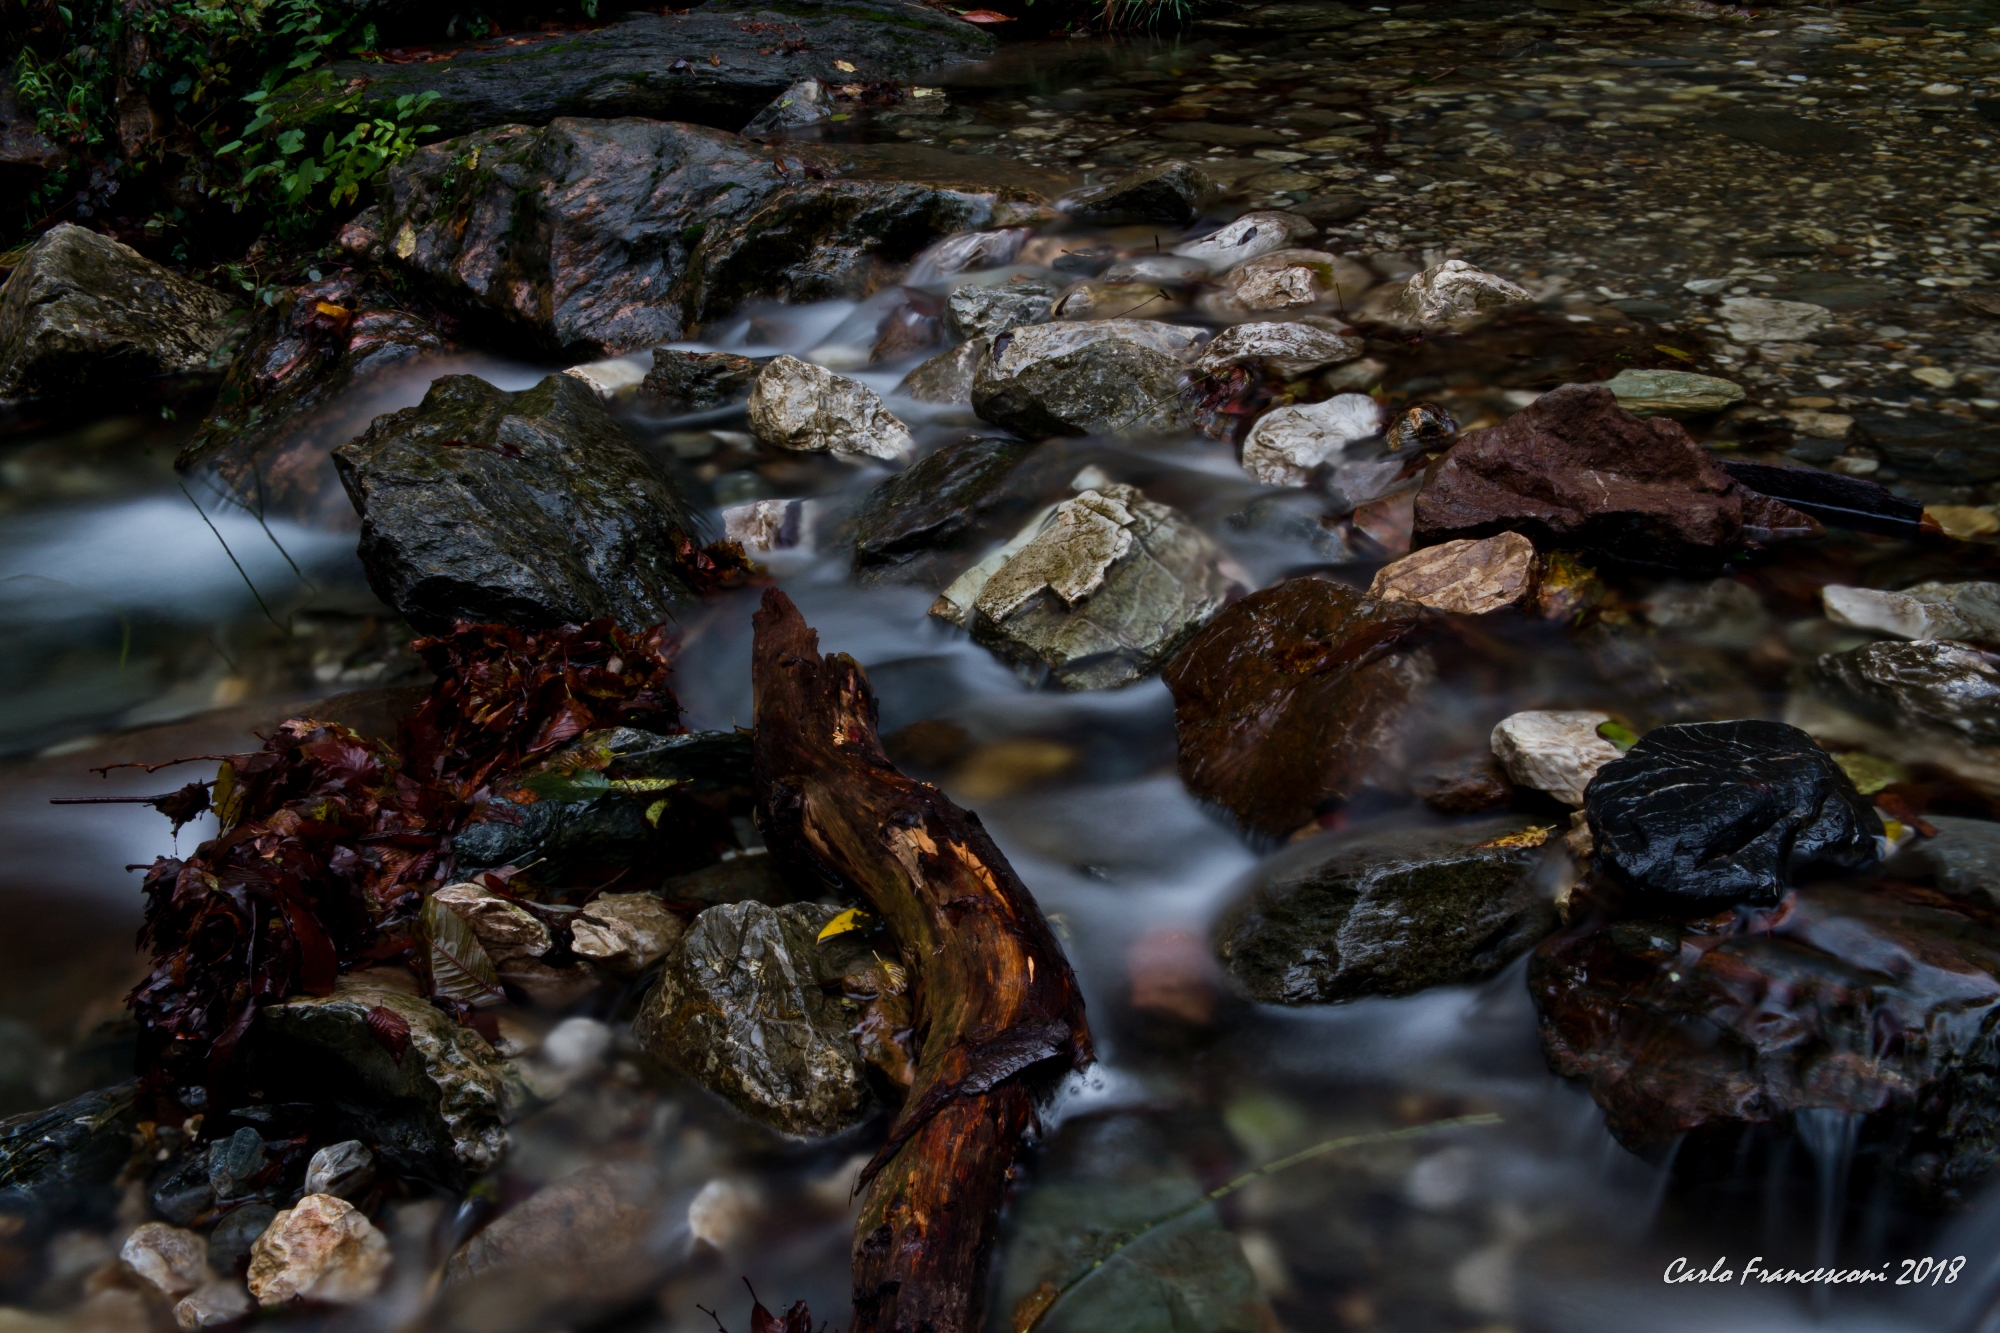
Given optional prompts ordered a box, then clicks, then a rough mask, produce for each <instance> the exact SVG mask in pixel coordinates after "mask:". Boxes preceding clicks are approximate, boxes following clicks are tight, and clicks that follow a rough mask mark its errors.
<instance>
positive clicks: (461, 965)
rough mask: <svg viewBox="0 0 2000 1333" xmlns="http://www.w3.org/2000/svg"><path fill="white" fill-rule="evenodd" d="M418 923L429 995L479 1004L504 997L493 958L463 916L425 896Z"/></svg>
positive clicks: (497, 1002) (473, 1006)
mask: <svg viewBox="0 0 2000 1333" xmlns="http://www.w3.org/2000/svg"><path fill="white" fill-rule="evenodd" d="M420 923H421V925H422V927H423V932H424V944H425V946H426V949H425V962H426V964H427V965H428V969H429V971H430V975H431V995H432V997H433V998H435V999H445V1000H455V1001H457V1002H458V1003H459V1004H463V1005H469V1006H471V1007H472V1008H475V1009H476V1008H479V1007H480V1006H482V1005H489V1004H499V1003H500V1002H501V1001H502V1000H504V999H506V998H507V994H506V992H505V991H503V990H501V989H500V974H499V973H498V972H497V971H496V970H495V969H494V967H493V960H492V959H491V958H488V957H487V956H486V950H485V948H484V947H483V946H481V944H480V943H479V937H478V936H477V935H475V934H473V933H472V927H471V926H468V925H466V924H465V920H464V918H462V917H461V916H459V914H458V913H456V912H454V911H452V910H451V909H450V908H449V907H446V906H445V905H444V904H443V903H441V902H439V901H438V900H437V899H435V898H426V899H424V910H423V915H422V917H421V918H420Z"/></svg>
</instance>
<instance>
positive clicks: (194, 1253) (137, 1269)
mask: <svg viewBox="0 0 2000 1333" xmlns="http://www.w3.org/2000/svg"><path fill="white" fill-rule="evenodd" d="M118 1257H119V1258H120V1259H122V1260H123V1261H124V1262H125V1266H126V1267H127V1268H129V1269H131V1270H132V1271H133V1272H134V1273H136V1274H137V1275H138V1276H139V1277H141V1278H143V1279H145V1280H146V1281H147V1282H149V1283H151V1284H152V1285H153V1286H154V1287H155V1288H156V1289H158V1290H159V1291H160V1292H161V1294H163V1295H167V1296H179V1295H182V1294H184V1293H186V1292H190V1291H193V1290H194V1289H195V1288H196V1287H199V1286H200V1285H201V1284H202V1283H204V1282H206V1281H208V1280H209V1278H210V1277H211V1276H213V1274H211V1273H210V1272H209V1267H208V1241H207V1240H206V1239H205V1238H203V1237H202V1236H201V1235H199V1234H198V1233H196V1232H193V1231H189V1230H188V1229H187V1228H186V1227H176V1226H169V1225H168V1224H166V1223H165V1222H147V1223H145V1224H144V1225H142V1226H139V1227H137V1228H135V1229H134V1230H133V1232H132V1234H131V1235H129V1236H127V1237H126V1238H125V1244H124V1245H123V1246H121V1247H120V1248H119V1251H118Z"/></svg>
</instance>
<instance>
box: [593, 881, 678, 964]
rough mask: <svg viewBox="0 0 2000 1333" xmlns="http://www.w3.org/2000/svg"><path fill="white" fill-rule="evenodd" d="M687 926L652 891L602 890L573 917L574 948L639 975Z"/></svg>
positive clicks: (663, 954)
mask: <svg viewBox="0 0 2000 1333" xmlns="http://www.w3.org/2000/svg"><path fill="white" fill-rule="evenodd" d="M685 929H686V927H685V926H684V925H683V924H682V922H681V919H680V918H679V917H677V916H675V915H674V914H673V913H672V912H670V911H668V910H667V907H666V904H664V903H662V902H661V901H660V900H659V898H658V897H657V896H655V895H654V894H650V893H600V894H598V895H597V896H596V897H595V898H592V899H591V900H590V902H589V903H587V904H586V905H585V906H584V909H583V911H581V912H579V913H577V914H576V916H575V917H574V918H572V924H571V925H570V930H569V933H570V945H569V948H570V952H571V953H573V954H575V955H576V956H577V957H579V958H588V959H589V960H590V961H591V962H593V963H596V964H598V965H599V966H600V967H603V968H606V969H608V970H610V971H612V972H615V973H617V974H618V975H619V976H625V977H635V976H637V975H639V974H640V973H641V972H644V971H645V970H646V969H647V968H649V967H651V966H652V965H653V964H654V963H657V962H659V961H660V959H661V958H663V957H665V956H666V953H667V950H669V949H671V948H673V946H674V944H675V943H676V942H677V941H678V940H679V939H680V937H681V934H682V932H683V931H684V930H685Z"/></svg>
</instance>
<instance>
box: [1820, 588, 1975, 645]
mask: <svg viewBox="0 0 2000 1333" xmlns="http://www.w3.org/2000/svg"><path fill="white" fill-rule="evenodd" d="M1820 600H1821V601H1822V602H1823V603H1824V604H1825V606H1826V618H1827V619H1828V620H1831V621H1832V622H1833V623H1834V624H1836V625H1852V626H1854V627H1855V628H1856V629H1872V630H1876V631H1878V632H1879V633H1882V634H1893V635H1895V636H1896V637H1897V638H1899V639H1969V640H1973V641H1976V642H1981V643H1993V642H1996V641H2000V583H1939V582H1935V581H1933V582H1929V583H1919V584H1917V585H1916V586H1914V587H1910V588H1905V589H1904V590H1903V591H1901V592H1884V591H1882V590H1881V589H1878V588H1850V587H1846V586H1843V585H1841V584H1838V583H1832V584H1828V585H1827V586H1826V587H1824V588H1822V589H1820Z"/></svg>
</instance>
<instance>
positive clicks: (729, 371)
mask: <svg viewBox="0 0 2000 1333" xmlns="http://www.w3.org/2000/svg"><path fill="white" fill-rule="evenodd" d="M757 365H758V363H757V362H755V361H753V360H751V359H750V358H749V357H747V356H738V355H737V354H736V353H734V352H682V351H676V350H675V349H674V348H671V347H656V348H654V349H653V368H652V369H651V370H649V371H647V372H646V378H645V379H644V380H642V381H641V382H640V384H639V391H640V392H641V393H643V394H646V395H647V396H648V397H651V398H657V399H659V400H660V401H662V402H664V403H666V404H668V405H670V406H671V407H673V408H675V409H677V410H679V411H683V412H705V411H707V410H708V409H710V408H714V407H723V406H726V405H728V404H730V403H740V402H742V401H743V400H744V399H745V398H748V397H749V396H750V383H751V381H752V380H754V379H756V378H757Z"/></svg>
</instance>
